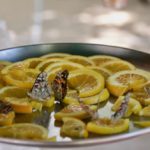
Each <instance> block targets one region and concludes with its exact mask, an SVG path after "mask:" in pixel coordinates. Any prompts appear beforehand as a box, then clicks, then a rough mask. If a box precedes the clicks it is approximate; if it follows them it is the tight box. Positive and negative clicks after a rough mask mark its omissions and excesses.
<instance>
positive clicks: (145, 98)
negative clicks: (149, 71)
mask: <svg viewBox="0 0 150 150" xmlns="http://www.w3.org/2000/svg"><path fill="white" fill-rule="evenodd" d="M132 96H133V97H134V98H135V99H137V100H138V101H139V102H140V103H141V104H142V105H145V106H147V105H150V81H148V82H147V83H145V84H143V85H142V86H141V87H140V88H139V89H137V90H135V91H133V93H132Z"/></svg>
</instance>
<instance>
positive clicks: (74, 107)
mask: <svg viewBox="0 0 150 150" xmlns="http://www.w3.org/2000/svg"><path fill="white" fill-rule="evenodd" d="M85 106H86V107H88V109H89V110H90V111H91V112H92V111H95V110H96V109H97V107H96V106H87V105H85ZM54 117H55V119H56V120H62V118H64V117H74V118H78V119H86V118H89V117H91V116H90V114H89V112H87V111H86V110H85V109H84V108H83V107H82V105H79V104H71V105H67V106H66V107H64V108H63V109H62V110H61V111H59V112H57V113H55V115H54Z"/></svg>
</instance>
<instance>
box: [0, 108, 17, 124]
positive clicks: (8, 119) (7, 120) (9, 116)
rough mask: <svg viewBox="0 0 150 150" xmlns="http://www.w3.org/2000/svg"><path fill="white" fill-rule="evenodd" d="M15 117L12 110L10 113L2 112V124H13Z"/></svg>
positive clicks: (0, 122) (0, 114) (0, 119)
mask: <svg viewBox="0 0 150 150" xmlns="http://www.w3.org/2000/svg"><path fill="white" fill-rule="evenodd" d="M14 118H15V113H14V111H10V112H8V113H0V126H6V125H11V124H12V123H13V121H14Z"/></svg>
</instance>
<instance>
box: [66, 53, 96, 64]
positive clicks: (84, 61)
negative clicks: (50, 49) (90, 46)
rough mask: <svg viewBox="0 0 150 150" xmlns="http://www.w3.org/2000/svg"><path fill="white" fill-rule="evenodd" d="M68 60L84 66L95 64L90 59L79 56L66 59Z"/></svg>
mask: <svg viewBox="0 0 150 150" xmlns="http://www.w3.org/2000/svg"><path fill="white" fill-rule="evenodd" d="M65 59H66V60H69V61H72V62H75V63H78V64H81V65H83V66H93V65H94V63H93V61H92V60H90V59H89V58H88V57H84V56H79V55H72V56H68V57H65Z"/></svg>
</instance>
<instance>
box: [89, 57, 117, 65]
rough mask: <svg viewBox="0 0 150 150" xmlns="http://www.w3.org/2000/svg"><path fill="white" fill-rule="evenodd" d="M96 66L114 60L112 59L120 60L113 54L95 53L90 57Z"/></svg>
mask: <svg viewBox="0 0 150 150" xmlns="http://www.w3.org/2000/svg"><path fill="white" fill-rule="evenodd" d="M89 58H90V59H91V60H92V61H93V62H94V64H95V65H96V66H101V65H103V64H104V63H106V62H109V61H112V60H120V59H119V58H117V57H113V56H107V55H95V56H91V57H89Z"/></svg>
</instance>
